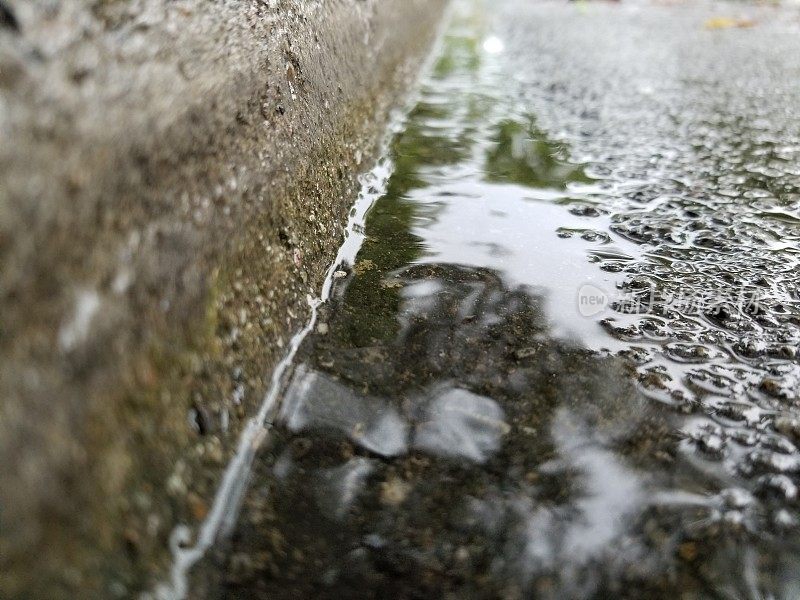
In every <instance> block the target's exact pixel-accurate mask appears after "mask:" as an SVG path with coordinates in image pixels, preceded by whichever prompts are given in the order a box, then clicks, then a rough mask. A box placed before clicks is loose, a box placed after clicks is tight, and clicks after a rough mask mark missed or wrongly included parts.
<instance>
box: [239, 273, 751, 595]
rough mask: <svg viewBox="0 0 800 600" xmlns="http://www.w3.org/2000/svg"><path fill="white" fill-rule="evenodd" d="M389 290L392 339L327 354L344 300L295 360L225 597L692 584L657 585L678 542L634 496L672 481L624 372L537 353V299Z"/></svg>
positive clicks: (666, 514)
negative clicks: (246, 563) (248, 564)
mask: <svg viewBox="0 0 800 600" xmlns="http://www.w3.org/2000/svg"><path fill="white" fill-rule="evenodd" d="M391 281H392V282H393V283H398V284H399V285H398V286H397V287H395V285H392V286H390V287H386V288H384V289H385V290H386V291H387V293H390V294H393V295H394V296H395V299H396V306H397V309H396V311H395V312H394V313H393V314H392V315H391V318H392V319H393V320H394V322H395V323H396V327H395V334H394V335H393V336H392V337H390V338H389V339H377V338H373V339H367V338H364V339H361V340H359V342H358V343H354V341H355V340H354V339H353V337H352V336H350V335H345V336H344V337H339V336H338V335H337V333H336V332H337V331H345V332H347V331H349V330H348V329H347V327H343V326H342V324H341V323H339V321H340V320H345V321H349V320H350V319H352V318H353V317H352V315H351V314H350V313H349V311H347V310H344V306H343V305H346V304H348V303H352V302H353V299H352V297H351V293H352V290H347V291H346V292H345V293H344V294H343V295H339V296H338V299H335V300H334V301H333V303H332V305H331V306H329V307H327V309H328V310H327V311H326V312H328V315H327V317H328V318H329V319H330V321H329V325H330V328H329V331H328V333H326V334H325V335H320V334H314V335H313V336H311V337H310V338H309V339H308V340H307V343H306V344H305V345H304V347H303V348H302V350H301V354H300V357H299V360H300V362H301V363H302V366H301V367H300V368H298V370H297V372H296V374H295V377H294V379H293V381H292V384H291V385H290V388H289V390H288V391H287V393H286V401H285V405H284V408H283V413H282V417H281V419H280V421H281V422H280V427H279V428H278V430H277V431H276V434H277V435H276V443H275V445H274V446H273V447H272V448H271V450H270V452H269V453H268V455H267V456H265V457H264V459H263V460H262V461H260V463H259V466H258V470H259V472H258V475H257V480H258V482H259V484H260V485H261V486H262V487H258V486H256V490H255V492H254V493H253V494H251V495H250V498H249V499H248V502H247V506H246V515H245V519H244V520H243V521H242V522H243V523H248V524H251V523H258V525H257V526H256V527H255V528H253V527H251V526H250V525H247V526H246V527H244V526H243V527H241V528H240V530H239V532H238V537H239V538H244V542H243V544H242V545H243V547H246V548H253V547H256V548H259V549H260V551H259V553H257V556H258V557H260V558H259V559H258V560H256V564H255V566H254V569H253V570H252V571H250V572H248V573H246V574H244V575H243V574H242V573H237V572H236V571H235V570H234V571H232V573H233V579H234V580H236V581H234V582H232V583H231V587H230V589H229V592H230V593H231V596H235V597H241V596H239V595H238V594H239V593H240V592H241V591H242V588H240V587H238V585H237V582H238V583H242V584H243V587H245V588H247V589H248V590H252V589H255V588H253V578H255V579H256V580H261V581H263V582H265V586H266V589H269V590H270V597H276V598H281V597H289V596H292V597H297V596H298V595H301V596H302V595H311V594H313V595H314V596H322V597H376V596H379V595H382V594H387V595H389V594H391V595H392V597H401V598H408V597H428V596H435V597H439V596H441V595H442V594H444V593H447V592H453V593H457V594H461V595H465V594H466V595H468V596H474V595H478V596H489V597H495V596H499V595H509V594H510V595H511V596H514V595H519V594H529V593H531V592H536V593H537V594H538V595H539V596H541V597H564V596H565V595H566V596H569V597H587V596H591V595H593V594H602V593H603V592H609V593H610V592H611V591H612V590H613V589H614V588H615V586H619V585H625V584H626V583H636V585H637V586H638V588H637V589H640V590H641V594H639V595H640V596H641V597H644V596H647V597H654V596H658V594H659V593H660V594H662V595H663V596H664V597H669V596H670V590H671V591H674V590H675V589H678V588H676V587H674V586H675V585H681V586H683V587H684V588H686V587H687V586H690V587H691V586H695V587H696V586H698V585H701V583H700V582H699V580H698V579H697V574H696V572H695V569H694V568H693V567H692V568H687V567H686V566H685V565H684V566H683V568H678V570H677V575H675V574H674V573H673V576H672V577H673V578H672V579H671V580H670V579H669V578H668V577H667V574H668V573H669V572H670V568H676V560H678V559H676V558H675V557H674V556H675V554H676V553H678V552H679V550H678V549H679V548H681V547H682V546H681V545H682V544H686V543H687V539H691V538H690V537H687V536H690V535H691V534H690V533H687V530H686V529H685V528H682V521H681V519H683V518H684V517H685V515H683V516H681V515H680V514H677V513H676V512H675V511H673V512H670V511H669V510H661V511H653V510H651V509H649V508H648V506H647V503H648V502H649V500H648V493H647V491H648V489H649V487H650V486H652V484H653V479H654V478H655V477H656V476H657V477H659V479H660V480H662V481H661V482H660V483H664V484H665V485H666V484H667V483H668V482H669V481H670V479H671V478H672V477H675V476H678V475H680V476H683V477H686V476H687V474H685V473H684V474H676V473H670V471H671V470H672V469H673V466H672V465H673V461H674V460H675V458H674V454H673V452H672V442H671V440H670V438H669V436H667V435H666V429H665V427H666V426H665V425H661V426H659V425H658V424H657V423H664V422H665V420H664V418H663V415H659V416H657V418H652V419H651V418H649V417H650V415H649V413H648V412H647V411H648V409H646V408H645V407H646V405H645V404H643V403H642V401H641V400H640V399H639V398H638V397H637V394H636V392H635V390H634V389H633V387H632V384H631V383H630V380H631V379H630V377H629V376H628V373H627V368H628V367H626V366H625V364H624V363H622V362H620V361H619V360H617V359H611V358H600V357H597V356H596V355H593V354H591V353H589V352H588V351H584V350H579V349H575V348H573V347H570V346H569V345H567V344H564V343H561V342H558V341H554V340H552V339H549V338H548V337H547V326H546V324H545V322H544V320H543V313H542V308H541V303H542V302H541V298H538V297H537V296H535V295H532V294H530V293H529V292H528V291H526V290H523V289H515V290H511V289H508V288H506V287H505V286H504V284H503V283H502V281H501V280H500V278H499V277H498V275H497V274H496V273H493V272H490V271H487V270H483V269H471V268H466V267H460V266H453V265H428V266H416V267H410V268H407V269H405V270H403V271H401V272H399V273H397V274H396V279H394V280H391ZM362 318H363V319H364V320H366V321H369V320H370V319H372V318H379V319H383V320H386V319H387V318H389V315H387V314H382V315H375V314H373V313H371V312H367V313H365V314H363V317H362ZM364 327H365V330H367V331H368V330H370V329H371V327H370V325H369V323H366V324H365V325H364ZM659 457H660V458H659ZM659 471H664V475H663V477H662V476H660V475H658V473H659ZM645 472H647V473H649V475H647V476H645V475H643V473H645ZM684 512H685V511H684ZM701 514H705V513H703V511H701V510H699V509H698V512H697V513H692V514H690V515H688V518H690V519H691V520H697V519H699V518H701V516H699V515H701ZM676 519H677V520H678V521H677V522H675V520H676ZM642 527H644V530H642ZM666 531H670V532H671V535H672V537H669V536H666V535H664V533H665V532H666ZM714 543H715V544H716V543H717V542H716V541H715V542H714ZM734 546H735V544H734ZM697 547H698V548H699V547H700V546H699V545H698V546H697ZM735 551H737V549H736V548H733V549H732V550H731V552H735ZM726 552H727V550H726ZM720 556H727V554H724V555H720V554H719V553H717V554H714V553H712V552H709V554H708V560H709V561H711V560H720V558H719V557H720ZM670 565H671V566H670ZM677 567H681V565H680V564H678V565H677ZM237 577H238V578H240V579H237ZM256 587H257V586H256ZM628 597H631V596H630V594H629V595H628ZM633 597H636V594H634V595H633Z"/></svg>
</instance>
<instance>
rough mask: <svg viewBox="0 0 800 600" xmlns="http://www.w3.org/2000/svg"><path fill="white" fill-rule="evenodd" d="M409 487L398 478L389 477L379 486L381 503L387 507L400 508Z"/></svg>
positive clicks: (409, 489)
mask: <svg viewBox="0 0 800 600" xmlns="http://www.w3.org/2000/svg"><path fill="white" fill-rule="evenodd" d="M410 491H411V485H410V484H409V483H408V482H407V481H403V480H402V479H400V478H399V477H390V478H389V479H387V480H386V481H384V482H383V483H382V484H381V503H383V504H385V505H387V506H400V505H401V504H402V503H403V502H405V501H406V498H407V497H408V493H409V492H410Z"/></svg>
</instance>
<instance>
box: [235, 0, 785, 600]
mask: <svg viewBox="0 0 800 600" xmlns="http://www.w3.org/2000/svg"><path fill="white" fill-rule="evenodd" d="M500 4H501V5H502V6H505V5H509V6H516V5H517V4H518V3H517V4H514V3H510V2H505V3H500ZM533 4H535V3H531V5H532V6H533ZM544 4H548V3H544ZM489 6H490V3H480V2H474V3H473V2H461V3H459V4H458V6H457V10H456V11H455V16H454V19H453V24H452V25H451V27H450V29H449V30H448V33H447V35H446V37H445V40H444V42H443V45H442V48H441V50H440V52H441V55H440V57H439V59H438V61H437V62H436V64H435V67H434V68H433V70H432V72H431V73H430V75H429V76H428V77H427V78H426V79H425V81H424V82H423V85H422V91H421V94H420V99H419V102H418V104H417V105H416V106H415V108H414V109H413V110H412V111H411V113H410V114H409V116H408V118H407V121H406V123H405V126H404V128H403V130H402V131H401V132H400V133H399V134H397V136H396V137H395V139H394V141H393V143H392V146H391V151H390V153H389V156H387V157H386V158H385V159H384V163H383V165H382V167H381V168H386V166H387V165H389V166H390V167H391V169H392V173H393V174H392V176H391V177H390V178H389V180H388V182H387V184H386V189H385V190H384V191H383V195H382V196H381V197H380V198H379V200H378V201H377V202H376V203H375V205H374V206H373V207H372V208H371V209H370V211H369V213H368V214H367V217H366V229H365V232H364V234H365V239H364V243H363V245H362V246H361V248H360V250H359V252H358V255H357V258H356V259H355V261H354V263H353V264H341V265H339V266H338V270H337V272H336V277H335V278H334V287H333V290H332V295H331V299H330V300H329V301H328V302H326V303H325V304H323V305H322V306H321V307H320V308H319V324H318V326H317V328H316V330H315V332H313V333H312V334H310V335H309V336H308V337H307V338H306V339H305V341H304V342H303V344H302V346H301V347H300V349H299V351H298V354H297V357H296V359H295V365H294V367H293V369H292V373H291V377H290V378H289V381H288V383H287V386H286V390H285V392H284V394H283V399H282V402H281V405H280V409H279V413H278V415H277V417H276V419H275V423H274V429H273V431H272V433H271V435H272V437H273V439H272V443H271V445H270V446H269V448H267V449H265V450H264V451H263V452H262V455H261V456H260V457H259V458H258V459H257V462H256V467H255V474H254V479H253V482H252V484H251V489H250V491H249V492H248V495H247V498H246V501H245V506H244V511H243V514H242V517H241V519H240V523H239V525H238V526H237V529H236V531H235V534H234V537H233V539H232V546H233V549H232V552H231V554H230V556H229V562H228V564H227V565H226V567H225V569H226V576H225V579H226V583H225V591H226V593H227V594H228V595H229V597H236V598H243V597H270V598H283V597H286V598H289V597H306V596H314V597H323V598H326V597H330V598H334V597H335V598H340V597H353V598H360V597H364V598H372V597H383V596H387V597H389V596H390V597H400V598H411V597H414V598H417V597H443V596H452V597H481V598H482V597H503V598H521V597H531V596H535V597H541V598H600V597H610V596H614V597H626V598H655V597H659V598H660V597H663V598H675V597H687V598H694V597H715V598H716V597H719V598H744V597H753V598H756V597H758V598H761V597H780V598H795V597H797V595H798V594H800V576H799V575H798V573H800V571H799V570H798V568H799V567H800V564H798V563H800V544H799V543H798V542H800V537H799V536H798V517H800V514H798V504H797V503H798V491H797V490H798V488H797V486H798V485H799V484H800V452H798V450H797V447H796V446H795V443H796V442H798V441H800V420H797V416H798V411H797V408H796V407H797V401H798V389H800V387H799V386H800V366H799V365H798V359H797V355H798V351H800V347H799V344H800V330H799V329H798V325H800V306H799V305H798V297H797V289H796V279H797V276H798V268H797V267H798V257H799V255H800V251H798V247H800V246H798V242H800V231H799V230H798V223H799V222H800V219H799V218H798V206H800V204H798V202H800V200H799V199H800V187H795V185H796V184H798V179H797V177H796V174H795V173H794V172H793V170H792V169H794V170H796V168H795V167H792V166H790V165H792V164H795V163H791V162H790V161H791V160H794V158H792V157H796V154H797V151H796V148H797V147H798V146H797V145H796V144H795V145H791V144H790V145H787V144H786V143H780V144H779V143H778V142H777V141H775V140H771V139H768V138H769V136H768V135H766V134H764V135H762V136H761V137H758V136H755V137H754V136H753V135H750V136H747V135H745V134H744V133H743V130H742V127H744V125H743V124H742V123H739V122H738V121H736V120H735V119H731V121H730V122H725V123H719V122H716V123H711V122H706V121H708V119H707V118H706V117H705V116H703V114H700V116H699V117H698V124H697V128H696V129H693V130H692V131H693V133H692V135H691V136H690V138H689V139H688V141H687V142H686V143H685V144H684V141H683V140H682V138H676V137H674V136H673V137H671V138H669V140H668V141H667V142H665V144H664V146H665V147H658V146H654V147H653V148H652V149H651V150H647V151H645V152H642V151H641V149H640V148H639V147H638V146H636V142H637V140H639V138H638V137H637V135H638V136H641V135H644V134H642V133H641V131H642V128H641V126H640V127H639V129H635V128H634V125H633V124H632V125H631V126H630V127H631V129H630V130H626V129H625V128H624V127H623V126H621V127H620V128H619V130H618V133H617V134H616V135H618V136H619V137H621V138H622V139H623V142H622V143H620V142H619V139H617V138H614V137H613V136H610V137H609V136H604V135H601V134H600V133H597V135H593V133H592V130H590V129H586V130H580V127H584V126H585V124H584V125H581V126H580V127H579V128H578V129H576V128H572V129H570V127H569V123H566V124H565V129H564V132H561V133H562V134H563V135H561V137H560V138H559V139H571V138H570V136H572V139H574V147H572V146H570V145H569V144H568V143H566V142H563V141H558V140H557V139H555V138H554V137H551V136H550V135H549V134H548V133H547V132H545V131H544V130H543V129H542V128H541V125H540V124H539V119H537V112H536V110H535V109H536V108H537V107H544V108H546V107H547V106H559V107H563V106H568V105H569V102H571V101H572V100H570V98H569V97H568V96H569V95H568V94H567V92H568V91H569V86H568V85H566V84H564V85H562V86H561V87H559V86H557V85H556V86H555V87H553V85H555V84H553V85H551V86H550V87H542V85H541V84H538V83H537V84H533V83H530V80H533V79H536V78H537V77H538V78H541V77H543V75H542V74H541V73H537V67H536V66H534V67H525V66H523V62H525V61H537V60H539V59H540V60H541V63H542V64H543V65H545V66H544V67H542V69H546V64H547V60H549V59H548V57H547V55H545V54H542V55H539V54H536V53H534V50H533V49H528V50H526V48H527V46H525V44H523V43H521V42H519V39H520V38H519V36H522V35H523V34H522V33H520V31H521V30H522V28H523V25H522V23H524V20H523V21H522V23H520V24H518V23H516V22H515V20H514V19H512V18H508V15H506V18H505V20H504V16H503V15H504V13H503V11H502V10H501V9H500V10H499V16H497V15H493V14H492V11H491V10H490V8H489ZM550 8H551V9H552V10H558V11H561V12H560V13H558V14H559V15H562V16H564V15H566V16H564V18H573V17H574V15H575V14H577V13H567V12H566V11H574V10H577V9H575V8H574V7H572V6H570V7H559V8H557V9H556V8H553V6H551V7H550ZM531 10H533V11H534V13H533V14H534V16H535V15H536V13H535V9H531ZM596 10H599V11H612V10H617V9H615V8H613V6H606V7H605V8H600V9H596ZM619 10H622V9H619ZM659 10H662V9H659ZM631 14H633V13H631ZM570 15H571V16H570ZM530 18H531V22H534V20H533V17H530ZM598 18H600V17H598ZM613 18H616V17H613ZM631 18H633V17H631ZM637 18H638V17H637ZM493 19H494V20H493ZM610 19H611V18H610V17H609V19H606V21H609V20H610ZM606 21H601V23H602V24H603V27H605V28H607V29H609V31H610V32H611V33H613V32H614V25H613V24H609V23H607V22H606ZM497 23H499V24H497ZM493 24H497V25H496V26H495V25H493ZM577 27H578V29H580V31H582V35H583V37H576V38H575V40H584V39H586V38H587V35H590V34H587V31H586V30H585V29H581V27H583V26H577ZM587 27H588V26H587ZM495 29H496V30H495ZM565 31H567V33H566V34H565V35H567V37H569V35H570V33H569V29H568V28H566V27H565ZM605 33H606V34H607V35H611V33H608V32H605ZM575 35H576V36H577V35H578V34H577V33H576V34H575ZM515 36H516V37H515ZM541 43H542V44H545V43H546V40H545V42H541ZM580 43H585V44H589V42H580V41H575V44H576V45H577V44H580ZM586 51H588V50H586ZM526 52H529V54H526ZM609 52H611V50H609ZM605 58H606V59H608V57H605ZM551 59H552V57H551ZM564 60H565V61H569V60H572V58H570V57H566V58H565V59H564ZM574 60H575V61H578V60H579V59H574ZM608 60H610V59H608ZM536 64H539V63H535V65H536ZM600 64H601V65H602V64H605V63H602V61H601V63H600ZM608 68H610V69H612V70H613V65H612V66H611V67H608ZM526 69H527V70H526ZM567 76H568V75H564V77H567ZM587 85H589V84H587ZM687 85H688V84H687ZM698 85H699V84H698ZM537 86H538V87H537ZM531 90H533V91H531ZM565 90H566V91H565ZM608 93H609V94H610V96H609V97H613V91H609V92H608ZM686 93H687V94H689V95H691V94H690V92H686ZM692 93H694V92H692ZM697 94H699V95H700V96H702V93H701V92H700V91H698V92H697ZM648 95H649V96H650V95H652V94H650V93H648ZM556 102H558V103H561V104H558V105H556V104H553V103H556ZM548 103H549V104H548ZM543 110H544V109H543ZM553 111H556V109H553ZM577 112H579V111H577ZM701 112H702V111H701ZM543 114H544V113H543ZM659 114H660V113H659ZM709 114H714V115H720V114H722V113H720V112H719V111H710V112H709ZM547 118H548V122H550V121H552V112H551V113H548V114H547ZM580 118H581V119H584V120H586V119H588V120H592V119H593V117H592V116H591V115H589V116H588V117H587V116H586V115H583V116H582V117H580ZM623 122H624V119H623ZM581 123H583V121H581ZM634 131H635V132H636V133H631V132H634ZM654 131H655V130H654ZM570 132H572V133H570ZM576 132H577V133H576ZM657 133H658V132H657V131H656V133H653V135H656V134H657ZM762 133H763V132H762ZM625 135H627V136H628V138H627V141H626V138H625ZM664 139H667V138H666V137H665V138H664ZM746 140H749V141H746ZM643 143H644V142H643ZM626 144H628V145H627V146H626ZM631 144H632V145H633V146H632V147H631ZM670 144H674V145H676V146H681V148H682V150H684V151H685V153H684V154H680V153H679V152H678V151H677V150H676V148H675V147H672V146H670ZM720 148H723V149H722V150H721V149H720ZM626 152H627V154H626ZM578 155H580V156H581V157H583V159H582V161H578V160H576V159H575V158H574V157H575V156H578ZM641 157H644V158H641ZM654 157H655V158H654ZM640 158H641V161H640ZM642 161H643V162H642ZM648 161H650V162H648ZM653 161H655V162H653ZM643 164H650V165H651V166H652V165H655V166H653V168H652V169H650V170H648V168H649V167H648V168H645V167H643V166H642V165H643Z"/></svg>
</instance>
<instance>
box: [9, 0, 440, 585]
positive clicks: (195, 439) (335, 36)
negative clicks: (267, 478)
mask: <svg viewBox="0 0 800 600" xmlns="http://www.w3.org/2000/svg"><path fill="white" fill-rule="evenodd" d="M0 3H2V6H0V9H2V10H0V13H2V15H0V16H2V18H0V265H1V267H2V268H1V269H0V310H1V311H2V317H1V319H0V573H2V577H0V597H2V598H34V597H56V598H57V597H114V596H115V595H116V596H121V597H127V596H129V595H131V594H132V593H133V592H135V591H137V590H142V589H148V588H149V587H150V586H151V585H152V583H153V582H154V581H155V580H156V579H157V578H158V577H160V576H161V575H162V574H163V573H164V571H165V569H166V568H167V567H168V565H169V555H168V552H167V545H168V544H167V537H168V535H169V533H170V531H171V529H172V527H173V525H174V524H175V523H176V522H179V521H186V522H189V523H196V522H198V521H199V520H201V519H202V517H203V516H204V515H205V512H206V511H207V509H208V506H209V503H210V500H211V498H212V496H213V492H214V489H215V487H216V484H217V479H218V476H219V474H220V472H221V470H222V468H223V466H224V464H225V462H226V461H227V458H228V456H229V453H230V452H231V451H232V449H233V447H234V445H235V441H236V435H237V432H238V430H239V427H240V425H241V424H242V423H243V421H244V419H245V418H246V417H247V416H249V415H250V414H252V412H253V410H254V408H255V406H256V405H257V404H258V402H259V400H260V399H261V396H262V395H263V393H264V390H265V387H266V382H267V381H268V378H269V375H270V371H271V367H272V365H273V364H274V363H275V362H276V361H277V360H278V359H279V358H280V355H281V352H282V347H283V346H284V345H285V344H286V343H287V342H288V339H289V336H290V335H291V332H292V331H294V330H296V329H297V328H298V327H299V326H300V324H301V323H302V322H303V320H304V318H305V315H306V295H307V294H309V293H312V294H313V293H316V292H318V288H319V283H320V281H321V275H322V273H323V269H324V268H325V267H326V266H327V264H328V263H329V261H330V260H332V258H333V255H334V253H335V249H336V247H338V245H339V243H340V241H341V234H342V231H343V229H342V225H343V223H344V220H345V216H346V214H347V210H348V208H349V205H350V204H351V202H352V201H353V199H354V194H355V192H356V185H355V184H356V176H357V175H358V173H359V172H360V171H361V170H362V169H363V168H364V167H365V166H366V165H367V164H368V162H369V159H370V157H371V155H372V153H374V151H375V147H376V142H377V140H378V139H379V138H380V135H381V132H382V128H383V126H384V125H385V119H386V117H387V114H388V111H389V109H390V108H391V107H392V106H395V105H396V104H397V102H398V101H399V100H401V99H402V98H403V95H404V90H405V88H406V86H407V85H408V83H409V81H411V78H412V77H413V75H414V74H415V72H416V70H417V69H418V67H419V63H420V60H421V59H422V57H423V56H424V55H425V53H426V51H427V50H428V48H429V44H430V42H431V40H432V37H433V34H434V30H435V28H436V25H437V22H438V20H439V18H440V16H441V13H442V10H443V5H444V0H218V1H215V2H209V1H208V0H173V1H167V0H0ZM11 14H13V17H10V16H9V15H11Z"/></svg>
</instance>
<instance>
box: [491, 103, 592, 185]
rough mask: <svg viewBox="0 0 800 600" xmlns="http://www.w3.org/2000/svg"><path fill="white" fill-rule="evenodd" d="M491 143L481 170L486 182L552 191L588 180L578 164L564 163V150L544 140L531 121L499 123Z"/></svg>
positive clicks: (566, 158)
mask: <svg viewBox="0 0 800 600" xmlns="http://www.w3.org/2000/svg"><path fill="white" fill-rule="evenodd" d="M492 142H493V146H492V148H491V149H490V150H489V151H488V152H487V153H486V165H485V169H484V170H485V172H486V178H487V180H488V181H495V182H507V183H516V184H519V185H525V186H528V187H532V188H555V189H564V188H565V187H566V186H567V184H569V183H588V182H590V181H591V179H590V178H589V177H587V176H586V174H585V173H584V172H583V167H582V166H581V165H576V164H575V163H572V162H570V161H569V160H568V155H569V153H568V152H567V149H566V147H565V146H564V145H563V144H559V143H557V142H553V141H551V140H550V139H548V137H547V135H545V134H544V132H542V131H540V130H539V129H538V128H537V127H536V125H535V123H534V121H533V119H532V118H531V119H530V121H529V122H528V123H527V124H522V123H519V122H517V121H513V120H510V119H507V120H505V121H501V122H500V123H498V124H497V125H496V127H495V133H494V135H493V136H492Z"/></svg>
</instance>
